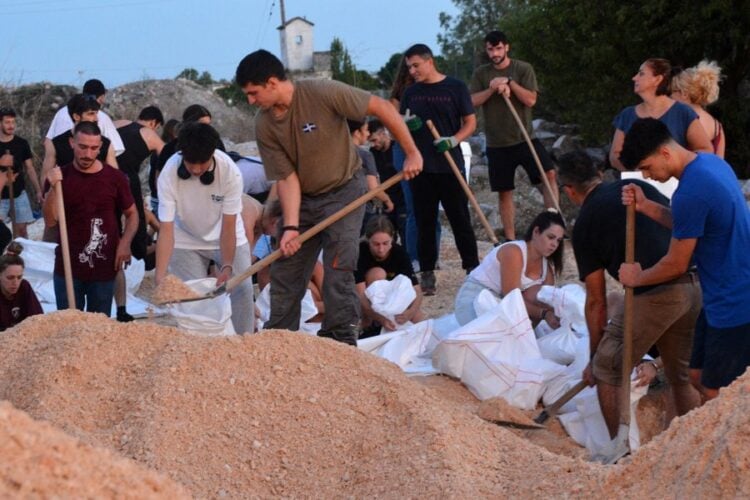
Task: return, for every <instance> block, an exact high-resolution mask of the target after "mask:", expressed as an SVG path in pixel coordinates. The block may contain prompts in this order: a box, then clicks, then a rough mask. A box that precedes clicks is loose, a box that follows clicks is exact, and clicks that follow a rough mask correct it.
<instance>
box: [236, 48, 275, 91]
mask: <svg viewBox="0 0 750 500" xmlns="http://www.w3.org/2000/svg"><path fill="white" fill-rule="evenodd" d="M271 77H275V78H277V79H279V80H286V71H285V70H284V65H283V64H282V63H281V61H280V60H279V58H278V57H276V56H275V55H273V54H271V53H270V52H268V51H267V50H263V49H260V50H256V51H255V52H252V53H250V54H248V55H246V56H245V57H244V58H243V59H242V61H240V64H239V65H237V71H236V73H235V76H234V79H235V81H236V82H237V85H239V86H240V87H244V86H245V85H247V84H248V83H251V84H253V85H265V84H266V82H268V80H269V79H270V78H271Z"/></svg>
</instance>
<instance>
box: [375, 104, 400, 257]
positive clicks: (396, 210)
mask: <svg viewBox="0 0 750 500" xmlns="http://www.w3.org/2000/svg"><path fill="white" fill-rule="evenodd" d="M367 124H368V125H369V127H370V152H371V153H372V156H373V158H375V166H376V167H377V169H378V175H379V176H380V182H384V181H387V180H388V179H390V178H391V177H393V176H394V175H396V173H397V172H396V167H394V166H393V140H392V139H391V134H390V133H389V132H388V129H386V128H385V126H383V123H382V122H381V121H380V120H378V119H373V120H370V121H368V122H367ZM385 192H386V193H388V196H389V197H390V199H391V201H392V202H393V210H392V211H391V212H389V213H387V214H386V215H387V216H388V218H389V219H390V220H391V224H393V227H395V228H396V230H397V231H398V235H399V238H400V243H401V245H402V246H404V247H405V248H406V247H407V243H406V217H407V213H406V203H405V201H404V193H403V191H402V190H401V183H399V184H396V185H394V186H391V187H389V188H388V189H386V191H385Z"/></svg>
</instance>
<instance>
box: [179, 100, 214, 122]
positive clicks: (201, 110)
mask: <svg viewBox="0 0 750 500" xmlns="http://www.w3.org/2000/svg"><path fill="white" fill-rule="evenodd" d="M205 116H207V117H209V118H211V112H210V111H209V110H208V108H206V107H205V106H201V105H200V104H191V105H190V106H188V107H187V108H185V111H183V112H182V121H183V122H185V123H187V122H197V121H198V120H200V119H201V118H203V117H205Z"/></svg>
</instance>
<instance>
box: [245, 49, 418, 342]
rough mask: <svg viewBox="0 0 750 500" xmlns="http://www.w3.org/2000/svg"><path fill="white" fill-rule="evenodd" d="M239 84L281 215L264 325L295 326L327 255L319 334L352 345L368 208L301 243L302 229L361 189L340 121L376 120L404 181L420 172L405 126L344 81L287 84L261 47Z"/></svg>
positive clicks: (359, 175) (278, 66) (357, 163)
mask: <svg viewBox="0 0 750 500" xmlns="http://www.w3.org/2000/svg"><path fill="white" fill-rule="evenodd" d="M236 81H237V84H238V85H239V86H240V87H241V88H242V90H243V92H244V93H245V94H246V95H247V99H248V102H249V103H250V104H253V105H256V106H258V107H259V108H260V111H259V112H258V115H257V118H256V123H255V131H256V136H257V141H258V148H259V149H260V154H261V156H262V157H263V164H264V167H265V169H266V175H267V177H268V179H269V180H275V181H277V182H276V186H277V189H278V197H279V201H280V202H281V209H282V224H281V225H282V227H281V229H280V231H281V233H280V237H279V249H280V250H281V252H282V253H283V255H284V258H282V259H279V260H277V261H275V262H274V263H273V265H272V267H271V318H270V320H269V321H268V322H267V323H266V324H265V327H266V328H284V329H289V330H298V329H299V318H300V301H301V300H302V298H303V296H304V294H305V290H306V289H307V283H308V282H309V281H310V276H311V275H312V271H313V267H314V266H315V262H316V260H317V258H318V254H319V252H320V250H321V249H322V250H323V266H324V275H325V280H324V282H323V302H324V303H325V310H326V314H325V318H324V320H323V324H322V327H321V330H320V331H319V332H318V336H320V337H327V338H331V339H334V340H337V341H339V342H344V343H347V344H350V345H356V344H357V336H358V334H357V328H358V327H357V325H358V323H359V312H360V309H359V307H360V306H359V298H358V297H357V294H356V291H355V287H354V274H353V271H354V269H355V268H356V266H357V256H358V250H359V231H360V226H361V224H362V217H363V215H364V205H363V206H361V207H359V208H358V209H357V210H354V211H353V212H351V213H350V214H349V215H347V216H345V217H344V218H342V219H341V220H339V221H337V222H335V223H334V224H332V225H331V226H329V227H327V228H326V229H325V230H323V231H322V232H321V233H319V234H317V235H315V236H313V237H312V238H310V239H309V240H307V241H305V242H304V243H302V244H300V243H299V241H298V240H297V239H296V238H297V237H298V236H299V235H300V233H301V232H304V231H305V230H307V229H310V228H312V227H313V226H315V225H316V224H317V223H319V222H321V221H322V220H323V219H325V218H327V217H328V216H331V215H333V214H335V213H336V212H338V211H340V210H341V209H342V208H344V207H345V206H346V205H347V204H348V203H349V202H351V201H353V200H355V199H356V198H358V197H359V196H361V195H362V194H364V193H365V191H366V189H367V188H366V184H365V177H364V171H363V170H362V165H361V162H360V159H359V156H358V155H357V152H356V150H355V149H354V145H353V144H352V142H351V137H350V135H349V128H348V126H347V123H346V119H347V118H349V119H352V120H362V119H363V118H364V117H365V116H366V115H375V116H376V117H378V118H379V119H380V120H381V121H382V122H383V123H384V124H385V126H386V127H387V128H388V129H389V130H390V131H391V132H392V133H393V135H394V136H395V138H396V139H397V140H398V141H399V143H400V144H401V145H402V147H403V148H404V151H405V152H406V161H405V162H404V170H403V172H404V177H405V178H407V179H410V178H412V177H414V176H416V175H417V174H419V172H420V171H421V170H422V158H421V156H420V154H419V151H418V150H417V148H416V146H415V145H414V141H412V139H411V136H410V135H409V131H408V129H407V128H406V125H405V124H404V123H403V121H402V119H401V117H400V116H399V115H398V113H397V112H396V110H395V109H394V108H393V106H391V105H390V104H389V103H388V102H387V101H385V100H383V99H380V98H378V97H375V96H372V95H370V94H369V93H367V92H364V91H362V90H359V89H356V88H353V87H350V86H348V85H345V84H343V83H340V82H335V81H323V80H303V81H299V82H292V81H290V80H288V79H287V76H286V72H285V70H284V66H283V65H282V63H281V61H279V59H278V58H276V57H275V56H274V55H273V54H271V53H270V52H268V51H266V50H258V51H255V52H253V53H251V54H249V55H247V56H246V57H245V58H244V59H243V60H242V61H241V62H240V64H239V66H238V67H237V73H236Z"/></svg>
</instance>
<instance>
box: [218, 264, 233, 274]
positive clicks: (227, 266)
mask: <svg viewBox="0 0 750 500" xmlns="http://www.w3.org/2000/svg"><path fill="white" fill-rule="evenodd" d="M226 268H229V274H232V273H233V272H234V268H233V267H232V266H231V264H224V265H223V266H221V269H219V272H220V273H223V272H224V269H226Z"/></svg>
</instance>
